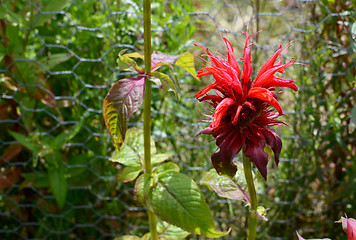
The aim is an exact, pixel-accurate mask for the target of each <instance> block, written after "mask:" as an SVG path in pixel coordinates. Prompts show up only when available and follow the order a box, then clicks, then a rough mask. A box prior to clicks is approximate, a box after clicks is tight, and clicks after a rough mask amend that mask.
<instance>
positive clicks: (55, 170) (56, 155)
mask: <svg viewBox="0 0 356 240" xmlns="http://www.w3.org/2000/svg"><path fill="white" fill-rule="evenodd" d="M45 158H46V160H47V162H48V175H49V183H50V185H51V189H52V192H53V194H54V197H55V198H56V201H57V204H58V206H59V208H62V207H63V206H64V203H65V200H66V196H67V180H66V177H65V170H66V168H65V166H64V163H63V161H62V156H61V153H60V152H59V151H58V150H56V151H53V153H52V154H47V155H46V156H45Z"/></svg>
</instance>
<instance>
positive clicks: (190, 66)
mask: <svg viewBox="0 0 356 240" xmlns="http://www.w3.org/2000/svg"><path fill="white" fill-rule="evenodd" d="M194 63H195V62H194V57H193V55H192V54H190V53H188V52H186V53H184V54H183V55H181V56H180V57H179V58H178V59H177V61H176V63H175V65H177V66H178V67H181V68H182V69H183V70H184V71H186V72H188V73H190V74H191V75H192V76H193V77H194V78H195V79H197V80H199V78H198V77H197V73H196V71H195V65H194Z"/></svg>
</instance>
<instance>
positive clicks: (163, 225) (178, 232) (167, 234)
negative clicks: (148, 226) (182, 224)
mask: <svg viewBox="0 0 356 240" xmlns="http://www.w3.org/2000/svg"><path fill="white" fill-rule="evenodd" d="M157 232H158V233H159V239H160V240H181V239H185V238H186V237H187V236H188V235H189V234H190V233H189V232H187V231H184V230H183V229H181V228H179V227H177V226H174V225H171V224H169V223H167V222H165V221H161V220H158V221H157Z"/></svg>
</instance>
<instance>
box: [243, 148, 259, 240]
mask: <svg viewBox="0 0 356 240" xmlns="http://www.w3.org/2000/svg"><path fill="white" fill-rule="evenodd" d="M242 163H243V167H244V174H245V179H246V183H247V189H248V195H249V197H250V207H251V211H250V218H249V223H248V235H247V236H248V238H247V239H248V240H254V239H255V238H256V226H257V216H256V211H257V197H256V189H255V184H254V183H253V178H252V168H251V162H250V159H249V158H248V157H246V156H245V154H244V153H242Z"/></svg>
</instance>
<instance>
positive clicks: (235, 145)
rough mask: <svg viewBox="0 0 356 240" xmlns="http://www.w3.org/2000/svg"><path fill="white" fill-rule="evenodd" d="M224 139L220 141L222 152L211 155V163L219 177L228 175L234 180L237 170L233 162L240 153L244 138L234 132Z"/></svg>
mask: <svg viewBox="0 0 356 240" xmlns="http://www.w3.org/2000/svg"><path fill="white" fill-rule="evenodd" d="M222 137H223V139H220V140H222V141H221V144H220V145H219V148H220V150H219V152H217V153H213V155H211V161H212V163H213V166H214V168H215V169H216V172H217V173H218V174H219V175H227V176H229V177H231V178H232V177H234V176H235V173H236V170H237V167H236V166H235V164H234V163H233V160H234V157H235V155H236V154H237V153H239V152H240V150H241V148H242V143H243V137H242V136H241V135H240V134H236V133H234V132H230V133H229V134H228V136H222ZM218 138H219V137H218ZM217 142H218V141H217ZM219 142H220V141H219Z"/></svg>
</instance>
